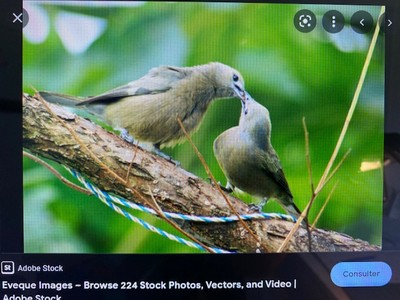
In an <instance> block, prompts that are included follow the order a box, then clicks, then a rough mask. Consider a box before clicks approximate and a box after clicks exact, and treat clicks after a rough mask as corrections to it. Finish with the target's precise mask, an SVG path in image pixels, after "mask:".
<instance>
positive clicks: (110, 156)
mask: <svg viewBox="0 0 400 300" xmlns="http://www.w3.org/2000/svg"><path fill="white" fill-rule="evenodd" d="M50 107H51V109H52V111H53V112H54V113H55V114H57V115H58V116H59V117H60V118H61V119H62V120H64V122H66V123H67V124H68V125H69V126H70V127H71V128H72V129H73V130H74V131H75V133H76V135H77V136H78V138H79V140H80V141H81V142H82V143H83V144H85V145H86V146H87V147H88V148H89V149H90V151H91V152H92V153H93V154H94V155H95V156H96V157H98V158H99V159H100V160H101V161H102V162H103V163H104V164H105V165H107V166H108V167H109V168H110V169H111V170H112V171H113V172H115V173H116V174H118V175H119V176H120V177H122V178H126V174H127V172H128V169H129V165H130V163H131V161H132V159H133V157H134V155H135V159H134V163H133V165H132V168H131V170H130V175H129V182H128V184H127V185H125V184H123V183H121V182H119V181H118V180H115V179H114V178H113V177H112V176H111V175H110V173H109V172H108V171H107V170H105V169H104V168H103V167H102V166H101V165H99V164H98V163H97V162H96V161H95V160H94V159H93V158H92V157H91V156H90V155H89V154H88V153H87V151H86V150H85V149H84V148H83V147H82V146H80V145H79V143H78V142H77V141H76V139H75V137H74V136H73V135H72V134H71V133H70V131H69V130H68V129H67V128H66V127H65V126H64V125H63V124H62V123H61V122H60V121H59V120H57V118H54V117H53V116H52V114H51V113H50V112H49V111H47V109H46V108H45V107H44V106H43V104H42V103H41V102H40V101H39V100H37V98H35V97H32V96H27V95H24V96H23V145H24V148H25V149H27V150H29V151H30V152H31V153H33V154H35V155H38V156H41V157H45V158H48V159H51V160H53V161H56V162H58V163H60V164H63V165H66V166H69V167H70V168H73V169H75V170H77V171H78V172H80V173H81V174H83V175H84V176H85V177H87V178H88V179H89V180H90V181H92V182H93V183H94V184H95V185H97V186H98V187H99V188H101V189H102V190H105V191H107V192H111V193H114V194H116V195H119V196H122V197H124V198H126V199H128V200H130V201H133V202H136V203H140V204H142V205H146V203H144V202H143V200H142V199H140V198H139V197H136V196H134V194H133V193H132V191H131V189H129V188H128V187H131V188H133V189H136V190H137V191H139V192H140V193H141V194H142V195H143V197H144V198H145V199H147V200H149V201H151V194H153V196H154V197H155V199H156V200H157V202H158V204H159V206H160V207H161V208H162V210H163V211H168V212H178V213H183V214H192V215H203V216H229V215H233V213H232V212H231V211H230V209H229V207H228V205H227V204H226V201H225V199H224V198H223V196H222V195H221V194H220V193H219V191H218V190H217V189H216V188H215V187H213V186H212V185H210V184H208V183H207V182H205V181H204V180H202V179H200V178H198V177H196V176H195V175H193V174H191V173H189V172H187V171H185V170H184V169H182V168H180V167H177V166H175V165H174V164H172V163H170V162H168V161H167V160H165V159H163V158H160V157H158V156H155V155H153V154H151V153H148V152H146V151H144V150H142V149H140V148H139V149H137V150H136V149H135V146H133V145H131V144H129V143H127V142H125V141H124V140H122V139H121V138H120V137H118V136H116V135H115V134H113V133H110V132H107V131H106V130H104V129H103V128H101V127H99V126H98V125H96V124H94V123H93V122H91V121H89V120H86V119H83V118H81V117H79V116H77V115H75V114H72V113H71V112H69V111H67V110H65V109H64V108H63V107H60V106H56V105H50ZM133 117H134V116H133ZM149 190H150V191H151V193H150V192H149ZM227 197H228V198H229V199H230V200H231V202H232V203H233V204H234V206H235V207H236V210H237V211H238V212H239V213H240V214H243V213H251V211H250V209H249V207H248V205H247V204H245V203H243V202H242V201H240V200H238V199H236V198H234V197H232V196H229V195H228V196H227ZM247 223H248V225H249V227H250V228H251V229H252V230H253V231H254V233H255V234H256V235H257V236H258V237H259V239H260V241H261V244H262V245H260V244H259V243H257V242H256V241H255V239H254V238H253V237H252V236H251V235H250V234H249V233H248V232H247V231H246V229H244V228H243V226H242V225H241V224H240V223H239V222H234V223H224V224H204V223H195V222H184V223H182V224H180V225H181V226H182V228H184V229H185V230H186V231H187V232H189V233H191V234H193V235H194V236H196V237H197V238H199V239H200V240H201V241H203V242H205V243H207V244H209V245H213V246H216V247H220V248H224V249H227V250H234V251H239V252H265V251H267V252H276V250H277V249H278V247H279V246H280V245H281V243H282V241H283V240H284V237H285V236H286V235H287V233H288V232H289V231H290V229H291V228H292V226H293V223H291V222H286V221H280V220H262V221H249V222H247ZM378 250H380V248H379V247H378V246H375V245H370V244H368V243H367V242H365V241H361V240H358V239H353V238H352V237H350V236H347V235H344V234H341V233H337V232H332V231H325V230H321V229H315V230H314V231H313V232H312V251H317V252H326V251H331V252H335V251H378ZM285 251H287V252H306V251H308V238H307V232H306V230H305V229H304V228H300V229H299V230H298V231H297V232H296V234H295V235H294V237H293V238H292V240H291V241H290V243H289V245H288V247H287V248H286V250H285Z"/></svg>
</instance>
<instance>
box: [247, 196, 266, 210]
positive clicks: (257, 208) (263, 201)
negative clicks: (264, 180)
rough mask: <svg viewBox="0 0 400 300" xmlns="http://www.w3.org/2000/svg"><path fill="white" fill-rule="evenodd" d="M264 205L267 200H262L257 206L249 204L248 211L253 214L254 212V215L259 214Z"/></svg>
mask: <svg viewBox="0 0 400 300" xmlns="http://www.w3.org/2000/svg"><path fill="white" fill-rule="evenodd" d="M265 203H267V199H264V200H262V201H261V202H260V203H258V204H255V203H251V204H249V208H250V211H253V212H255V213H260V212H262V209H263V207H264V205H265Z"/></svg>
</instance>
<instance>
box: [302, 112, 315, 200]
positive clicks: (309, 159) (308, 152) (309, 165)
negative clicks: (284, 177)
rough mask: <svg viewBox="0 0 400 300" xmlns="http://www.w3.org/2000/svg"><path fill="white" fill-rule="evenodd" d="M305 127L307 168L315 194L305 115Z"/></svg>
mask: <svg viewBox="0 0 400 300" xmlns="http://www.w3.org/2000/svg"><path fill="white" fill-rule="evenodd" d="M303 129H304V139H305V147H306V162H307V170H308V177H309V178H310V187H311V194H312V195H313V194H314V192H315V191H314V182H313V178H312V169H311V158H310V139H309V134H308V129H307V124H306V118H305V117H303Z"/></svg>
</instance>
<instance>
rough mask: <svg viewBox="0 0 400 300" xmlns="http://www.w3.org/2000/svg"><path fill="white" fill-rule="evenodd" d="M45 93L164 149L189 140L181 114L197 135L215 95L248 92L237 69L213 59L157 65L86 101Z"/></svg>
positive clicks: (45, 97)
mask: <svg viewBox="0 0 400 300" xmlns="http://www.w3.org/2000/svg"><path fill="white" fill-rule="evenodd" d="M40 94H41V95H42V97H43V98H44V99H45V100H47V101H49V102H52V103H58V104H61V105H66V106H83V107H84V108H85V109H87V110H88V111H89V112H91V113H94V114H96V115H99V116H100V117H102V118H103V119H104V120H105V121H106V122H107V123H109V124H110V125H111V126H113V127H114V128H122V129H125V130H126V131H127V132H128V134H129V135H130V136H132V137H133V138H135V139H137V140H138V141H140V142H146V143H151V144H153V145H154V147H155V149H156V150H158V149H160V148H162V147H163V146H167V147H171V146H174V145H175V144H177V143H179V142H182V141H184V138H185V136H184V134H183V132H182V130H181V128H180V126H179V124H178V122H177V118H180V119H181V120H182V122H183V125H184V126H185V129H186V130H187V131H188V132H189V133H193V132H194V131H195V130H196V129H197V128H198V127H199V124H200V122H201V121H202V119H203V117H204V114H205V112H206V110H207V108H208V106H209V104H210V103H211V101H212V100H213V99H216V98H225V97H238V98H243V97H245V90H244V81H243V77H242V76H241V75H240V73H239V72H238V71H237V70H235V69H233V68H231V67H229V66H227V65H224V64H222V63H218V62H212V63H209V64H205V65H199V66H194V67H173V66H161V67H157V68H153V69H151V70H150V71H149V72H148V73H147V74H146V75H144V76H143V77H141V78H139V79H137V80H135V81H132V82H130V83H128V84H126V85H123V86H121V87H118V88H115V89H113V90H111V91H108V92H105V93H103V94H101V95H98V96H95V97H89V98H86V99H82V98H76V97H70V96H66V95H60V94H55V93H48V92H41V93H40Z"/></svg>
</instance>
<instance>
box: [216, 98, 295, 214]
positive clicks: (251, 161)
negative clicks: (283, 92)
mask: <svg viewBox="0 0 400 300" xmlns="http://www.w3.org/2000/svg"><path fill="white" fill-rule="evenodd" d="M270 137H271V121H270V117H269V111H268V110H267V109H266V108H265V107H264V106H262V105H261V104H259V103H257V102H256V101H255V100H254V99H253V98H251V96H250V95H248V94H247V93H246V97H245V99H244V100H242V112H241V115H240V120H239V126H236V127H232V128H230V129H228V130H226V131H224V132H223V133H222V134H220V135H219V136H218V137H217V138H216V139H215V141H214V154H215V156H216V158H217V160H218V163H219V165H220V167H221V169H222V171H223V172H224V174H225V176H226V177H227V180H228V184H227V189H230V190H233V189H234V188H235V187H237V188H239V189H240V190H242V191H244V192H246V193H248V194H250V195H252V196H255V197H257V198H259V199H261V203H260V204H259V205H258V207H259V209H260V210H261V208H262V207H263V206H264V204H265V203H266V201H267V200H268V199H269V198H274V199H276V200H278V201H279V203H280V204H281V205H282V206H283V208H284V209H285V210H286V212H287V213H289V214H290V215H293V216H294V217H296V218H297V217H298V216H299V215H300V214H301V212H300V210H299V209H298V208H297V207H296V205H295V204H294V203H293V196H292V193H291V192H290V189H289V185H288V183H287V181H286V178H285V175H284V174H283V171H282V167H281V163H280V161H279V158H278V155H277V154H276V152H275V149H274V148H273V147H272V145H271V141H270Z"/></svg>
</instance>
